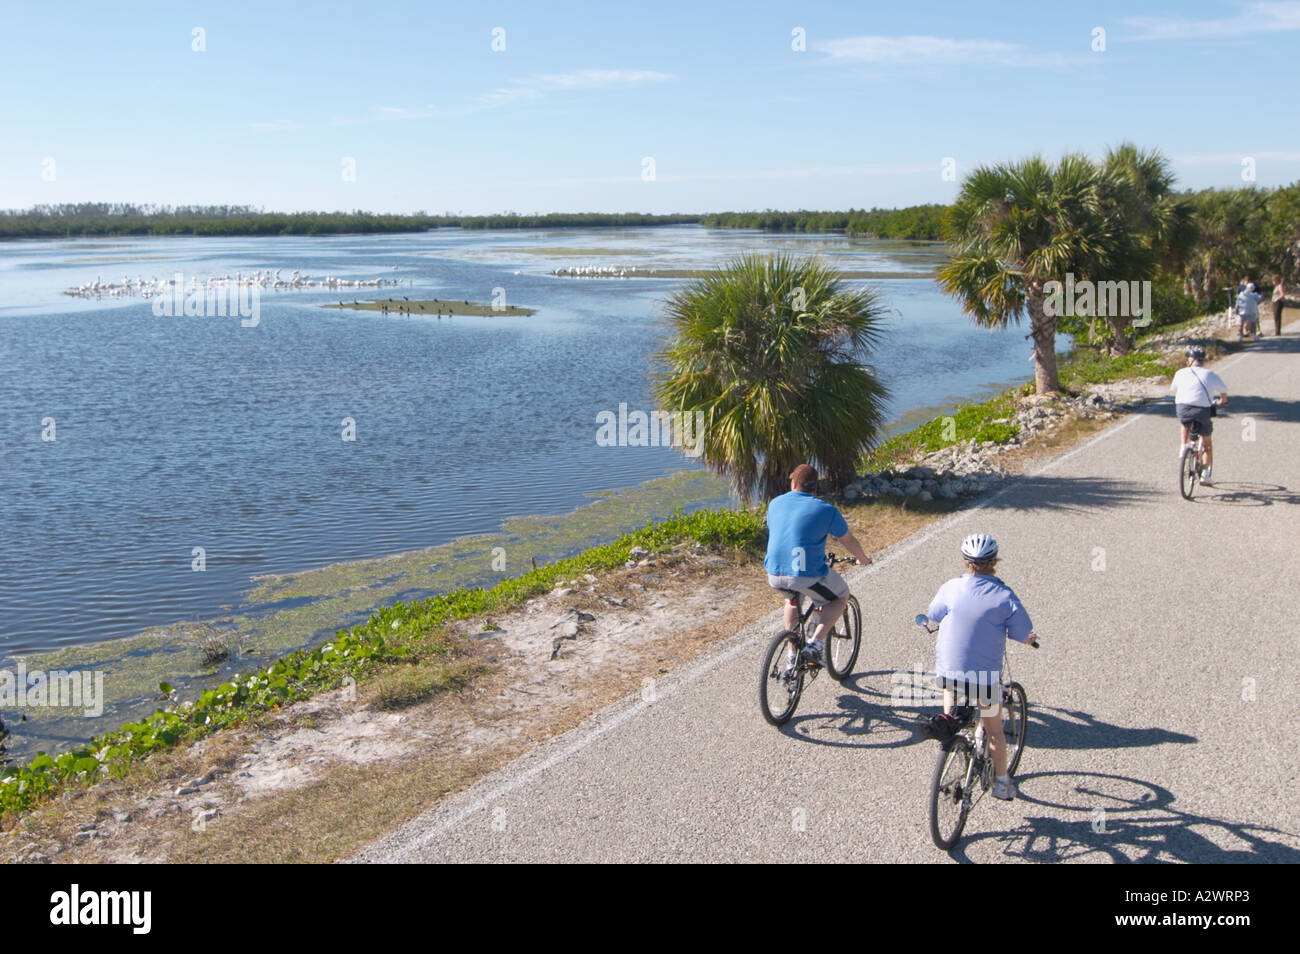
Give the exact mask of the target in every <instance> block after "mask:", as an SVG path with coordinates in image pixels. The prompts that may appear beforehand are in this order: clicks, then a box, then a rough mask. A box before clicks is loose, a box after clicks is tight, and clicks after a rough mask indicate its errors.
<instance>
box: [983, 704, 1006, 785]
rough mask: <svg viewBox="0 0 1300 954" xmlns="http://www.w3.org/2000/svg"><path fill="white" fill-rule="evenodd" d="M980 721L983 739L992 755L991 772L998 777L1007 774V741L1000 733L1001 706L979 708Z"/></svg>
mask: <svg viewBox="0 0 1300 954" xmlns="http://www.w3.org/2000/svg"><path fill="white" fill-rule="evenodd" d="M980 721H981V722H983V723H984V737H985V738H986V739H988V740H989V752H990V753H991V754H992V755H993V771H994V773H995V774H997V775H998V776H999V777H1001V776H1003V775H1006V774H1007V739H1006V736H1005V735H1003V733H1002V706H1001V705H996V706H989V707H985V706H980Z"/></svg>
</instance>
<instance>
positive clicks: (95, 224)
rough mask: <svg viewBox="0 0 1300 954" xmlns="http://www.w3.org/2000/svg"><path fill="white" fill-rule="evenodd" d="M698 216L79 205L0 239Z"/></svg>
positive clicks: (328, 231)
mask: <svg viewBox="0 0 1300 954" xmlns="http://www.w3.org/2000/svg"><path fill="white" fill-rule="evenodd" d="M698 221H699V216H697V215H643V214H641V213H639V212H628V213H604V212H576V213H568V212H559V213H551V214H549V215H514V214H505V215H451V214H450V213H448V214H446V215H427V214H425V213H424V212H416V213H414V214H412V215H384V214H378V213H373V212H362V211H359V210H358V211H353V212H264V211H262V210H261V209H255V208H253V207H251V206H246V205H205V206H200V205H183V206H175V207H173V206H165V205H143V206H136V205H131V204H129V203H109V202H81V203H74V204H64V205H38V206H34V207H32V208H31V209H25V210H22V209H7V210H0V238H67V237H71V236H111V235H345V234H347V235H364V234H368V233H377V232H424V231H427V230H429V229H437V228H452V227H459V228H463V229H538V228H551V229H554V228H580V227H589V226H621V227H628V226H645V225H676V224H681V223H692V222H698Z"/></svg>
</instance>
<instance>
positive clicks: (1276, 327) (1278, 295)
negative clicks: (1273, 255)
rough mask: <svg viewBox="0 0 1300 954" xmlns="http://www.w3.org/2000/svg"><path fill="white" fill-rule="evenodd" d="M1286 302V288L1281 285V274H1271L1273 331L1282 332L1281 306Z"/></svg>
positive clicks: (1275, 332)
mask: <svg viewBox="0 0 1300 954" xmlns="http://www.w3.org/2000/svg"><path fill="white" fill-rule="evenodd" d="M1285 304H1286V289H1285V288H1283V287H1282V276H1281V275H1274V276H1273V333H1274V334H1275V335H1280V334H1282V307H1283V306H1284V305H1285Z"/></svg>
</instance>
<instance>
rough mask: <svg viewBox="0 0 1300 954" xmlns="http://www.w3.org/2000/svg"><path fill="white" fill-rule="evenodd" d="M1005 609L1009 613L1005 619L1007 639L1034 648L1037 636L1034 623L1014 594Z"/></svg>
mask: <svg viewBox="0 0 1300 954" xmlns="http://www.w3.org/2000/svg"><path fill="white" fill-rule="evenodd" d="M1007 608H1008V611H1009V612H1008V613H1007V618H1006V627H1007V639H1014V640H1015V641H1016V642H1018V643H1029V644H1030V645H1032V646H1035V647H1036V646H1037V643H1038V634H1037V633H1035V632H1034V622H1033V620H1031V619H1030V618H1029V613H1028V612H1027V611H1026V610H1025V608H1024V606H1022V605H1021V603H1020V600H1019V599H1018V598H1017V597H1016V596H1015V595H1014V594H1012V596H1011V599H1010V600H1009V601H1008V603H1007Z"/></svg>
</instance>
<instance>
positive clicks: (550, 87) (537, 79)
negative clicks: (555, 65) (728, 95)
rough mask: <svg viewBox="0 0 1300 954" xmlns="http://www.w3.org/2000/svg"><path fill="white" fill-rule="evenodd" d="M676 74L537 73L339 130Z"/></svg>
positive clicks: (379, 113) (278, 125)
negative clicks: (451, 102) (462, 101)
mask: <svg viewBox="0 0 1300 954" xmlns="http://www.w3.org/2000/svg"><path fill="white" fill-rule="evenodd" d="M675 79H677V76H676V75H675V74H673V73H660V72H658V71H656V70H577V71H576V72H573V73H538V74H536V75H533V76H529V77H526V78H524V79H521V80H517V81H515V84H514V85H512V86H503V87H500V88H498V89H494V90H492V91H491V92H489V93H484V94H482V95H480V96H478V97H476V98H475V99H473V100H472V101H471V102H470V103H469V104H468V105H462V106H460V107H459V108H456V107H449V108H447V109H439V108H437V107H434V106H431V105H428V106H371V107H370V108H369V109H367V110H366V112H365V113H363V114H362V115H360V116H347V117H343V116H341V117H337V118H335V119H334V120H333V123H334V125H336V126H351V125H356V124H358V123H373V122H385V121H391V120H404V119H429V118H431V117H434V116H438V117H457V116H465V115H468V114H470V113H474V112H478V111H479V110H482V109H491V108H494V107H498V106H508V105H509V104H511V103H515V102H519V101H521V100H530V99H540V98H541V97H543V96H546V95H548V94H551V93H560V92H568V91H571V90H579V89H599V88H602V87H608V86H637V85H641V84H645V83H663V82H667V81H668V80H675ZM297 126H298V123H296V122H293V121H292V120H287V119H281V120H276V121H275V122H263V123H253V124H252V128H253V129H255V130H257V131H259V132H266V131H269V130H273V129H294V128H297Z"/></svg>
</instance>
